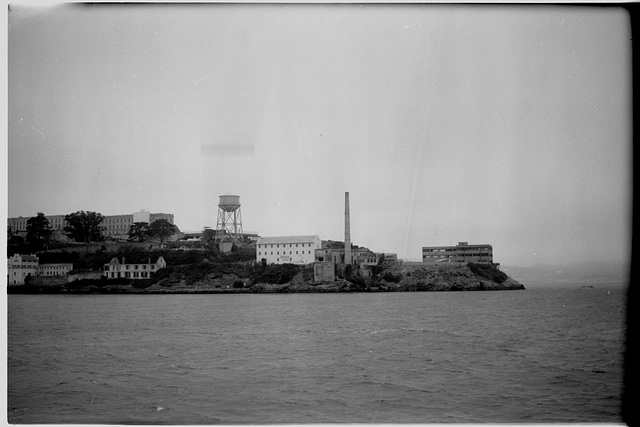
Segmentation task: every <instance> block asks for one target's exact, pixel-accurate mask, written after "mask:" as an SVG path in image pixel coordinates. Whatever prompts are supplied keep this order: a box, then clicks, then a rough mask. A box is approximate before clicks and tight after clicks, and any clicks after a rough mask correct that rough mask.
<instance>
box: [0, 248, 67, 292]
mask: <svg viewBox="0 0 640 427" xmlns="http://www.w3.org/2000/svg"><path fill="white" fill-rule="evenodd" d="M71 270H73V263H70V262H69V263H52V264H39V259H38V257H37V256H35V255H33V254H31V255H22V254H15V255H14V256H12V257H11V258H9V259H8V260H7V284H8V285H10V286H13V285H24V284H25V279H26V278H27V277H29V276H32V277H43V276H44V277H52V276H65V275H66V274H67V273H68V272H70V271H71ZM34 280H35V279H34Z"/></svg>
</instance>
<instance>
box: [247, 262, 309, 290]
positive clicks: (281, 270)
mask: <svg viewBox="0 0 640 427" xmlns="http://www.w3.org/2000/svg"><path fill="white" fill-rule="evenodd" d="M299 270H300V267H299V266H297V265H294V264H271V265H267V266H266V267H263V266H258V267H256V268H255V269H254V271H253V274H252V280H253V282H254V283H260V282H261V283H272V284H276V285H281V284H283V283H288V282H290V281H291V279H293V277H294V276H295V275H296V274H297V273H298V271H299Z"/></svg>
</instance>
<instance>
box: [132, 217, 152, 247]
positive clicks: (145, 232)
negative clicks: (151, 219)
mask: <svg viewBox="0 0 640 427" xmlns="http://www.w3.org/2000/svg"><path fill="white" fill-rule="evenodd" d="M147 237H149V225H148V224H147V223H146V222H134V223H133V224H131V227H129V240H135V239H138V242H144V241H145V240H147Z"/></svg>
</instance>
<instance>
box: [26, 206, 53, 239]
mask: <svg viewBox="0 0 640 427" xmlns="http://www.w3.org/2000/svg"><path fill="white" fill-rule="evenodd" d="M51 233H52V230H51V225H50V224H49V220H48V219H47V217H45V216H44V214H43V213H42V212H38V215H37V216H34V217H32V218H29V219H28V220H27V242H28V243H47V242H48V241H49V237H51Z"/></svg>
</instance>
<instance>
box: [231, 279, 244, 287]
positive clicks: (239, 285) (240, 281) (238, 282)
mask: <svg viewBox="0 0 640 427" xmlns="http://www.w3.org/2000/svg"><path fill="white" fill-rule="evenodd" d="M233 287H234V288H244V282H243V281H242V280H236V281H235V282H233Z"/></svg>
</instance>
